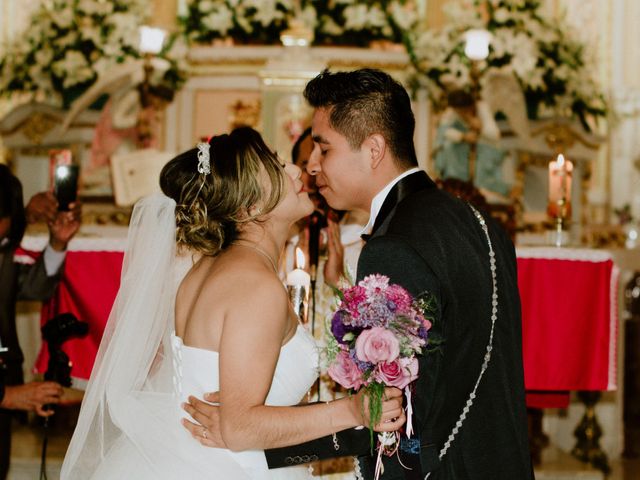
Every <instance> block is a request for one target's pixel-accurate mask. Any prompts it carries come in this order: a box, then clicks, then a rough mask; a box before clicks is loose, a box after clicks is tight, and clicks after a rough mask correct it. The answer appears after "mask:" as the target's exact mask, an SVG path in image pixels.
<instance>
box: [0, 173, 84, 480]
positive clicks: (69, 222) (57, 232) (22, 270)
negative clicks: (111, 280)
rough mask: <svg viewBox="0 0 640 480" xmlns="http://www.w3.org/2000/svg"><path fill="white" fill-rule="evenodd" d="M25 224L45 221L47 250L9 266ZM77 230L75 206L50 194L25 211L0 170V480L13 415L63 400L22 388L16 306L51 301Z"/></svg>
mask: <svg viewBox="0 0 640 480" xmlns="http://www.w3.org/2000/svg"><path fill="white" fill-rule="evenodd" d="M27 219H29V220H30V221H46V222H47V226H48V228H49V244H48V245H47V247H46V248H45V249H44V251H43V253H42V255H40V257H39V258H38V259H37V260H36V261H35V262H34V263H33V264H31V265H23V264H18V263H16V262H15V261H14V256H15V251H16V249H17V248H18V246H19V245H20V242H21V241H22V237H23V235H24V232H25V229H26V226H27ZM79 228H80V207H79V205H78V204H76V205H72V206H71V211H69V212H60V211H58V205H57V201H56V199H55V197H54V196H53V195H52V194H51V193H41V194H37V195H35V196H34V197H33V198H32V199H31V201H30V202H29V206H28V207H27V209H26V211H25V208H24V204H23V198H22V185H21V184H20V181H19V180H18V179H17V178H16V177H15V176H14V175H13V174H12V173H11V171H10V170H9V168H8V167H7V166H6V165H0V286H1V288H0V343H1V344H2V348H1V349H2V351H1V352H0V362H1V365H0V480H4V479H5V478H6V476H7V473H8V470H9V460H10V456H11V422H12V417H13V410H27V411H35V412H36V413H38V414H39V415H50V414H51V412H47V411H45V409H44V408H43V406H44V405H46V404H52V403H58V401H59V399H60V396H61V394H62V387H60V385H58V384H57V383H54V382H29V383H27V384H24V378H23V373H22V362H23V360H24V357H23V355H22V350H21V349H20V345H19V344H18V336H17V332H16V301H18V300H46V299H48V298H49V297H51V295H52V294H53V293H54V291H55V288H56V286H57V284H58V281H59V278H60V274H61V272H62V265H63V263H64V259H65V255H66V248H67V244H68V243H69V241H70V240H71V238H73V236H74V235H75V234H76V233H77V231H78V229H79Z"/></svg>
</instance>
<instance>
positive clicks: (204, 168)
mask: <svg viewBox="0 0 640 480" xmlns="http://www.w3.org/2000/svg"><path fill="white" fill-rule="evenodd" d="M197 146H198V172H199V173H204V174H205V175H209V174H210V173H211V154H210V153H209V150H210V149H211V145H209V142H201V143H199V144H198V145H197Z"/></svg>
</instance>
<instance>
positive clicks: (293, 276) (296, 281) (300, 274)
mask: <svg viewBox="0 0 640 480" xmlns="http://www.w3.org/2000/svg"><path fill="white" fill-rule="evenodd" d="M304 264H305V261H304V253H303V251H302V250H301V249H300V248H296V268H294V269H293V270H291V271H290V272H289V273H287V285H291V286H301V287H309V285H311V275H309V274H308V273H307V272H305V271H304V270H303V268H304Z"/></svg>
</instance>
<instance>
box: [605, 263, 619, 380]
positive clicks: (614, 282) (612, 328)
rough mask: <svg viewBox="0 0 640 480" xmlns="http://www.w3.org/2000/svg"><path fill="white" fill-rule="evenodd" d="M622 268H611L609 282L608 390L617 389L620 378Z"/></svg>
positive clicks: (614, 266)
mask: <svg viewBox="0 0 640 480" xmlns="http://www.w3.org/2000/svg"><path fill="white" fill-rule="evenodd" d="M619 275H620V269H619V268H618V267H617V266H616V265H615V264H614V265H613V269H612V270H611V280H610V282H609V362H607V363H608V364H609V369H608V372H607V373H608V375H607V377H608V381H607V390H608V391H611V390H616V389H617V388H618V378H617V375H616V369H617V368H616V367H617V365H618V355H617V351H616V347H617V341H616V340H617V338H618V331H617V327H618V302H617V299H618V277H619Z"/></svg>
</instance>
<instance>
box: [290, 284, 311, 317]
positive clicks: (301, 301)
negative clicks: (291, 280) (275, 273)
mask: <svg viewBox="0 0 640 480" xmlns="http://www.w3.org/2000/svg"><path fill="white" fill-rule="evenodd" d="M287 292H288V294H289V300H290V301H291V305H292V306H293V311H294V312H295V313H296V315H298V318H299V319H300V321H301V322H302V323H303V324H306V323H307V322H308V320H309V317H308V314H309V288H308V287H306V286H304V285H287Z"/></svg>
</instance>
